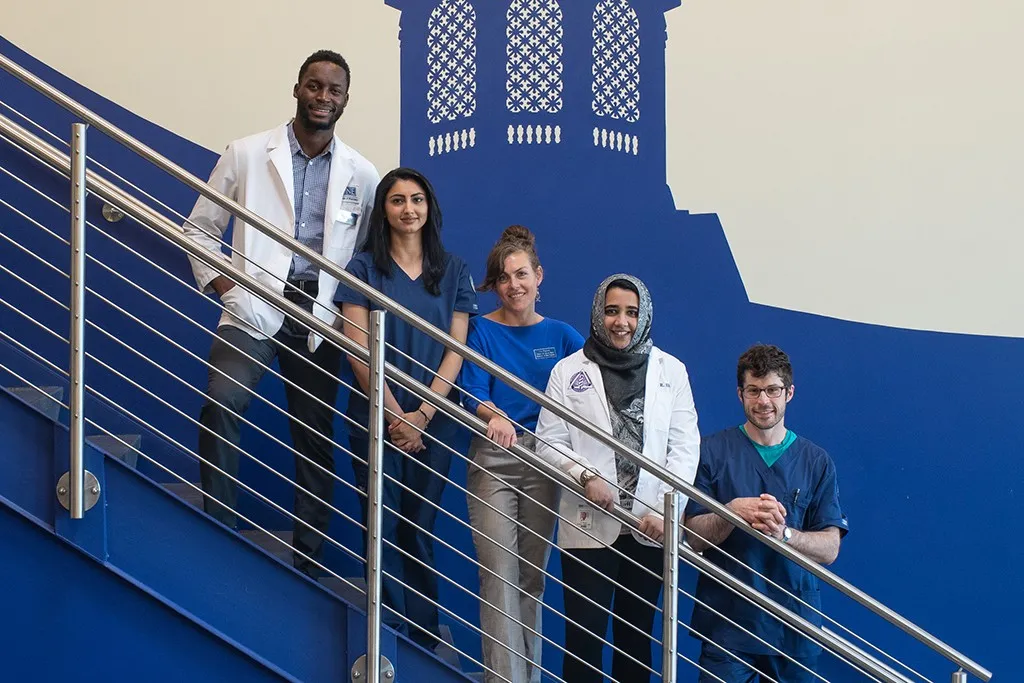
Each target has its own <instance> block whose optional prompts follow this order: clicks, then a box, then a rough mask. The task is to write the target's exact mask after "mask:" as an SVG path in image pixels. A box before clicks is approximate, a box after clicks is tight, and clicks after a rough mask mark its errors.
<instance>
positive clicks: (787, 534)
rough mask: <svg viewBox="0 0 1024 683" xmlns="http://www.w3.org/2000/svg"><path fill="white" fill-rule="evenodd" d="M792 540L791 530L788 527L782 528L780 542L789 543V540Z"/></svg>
mask: <svg viewBox="0 0 1024 683" xmlns="http://www.w3.org/2000/svg"><path fill="white" fill-rule="evenodd" d="M791 538H793V530H792V529H790V528H789V527H788V526H786V527H782V542H783V543H789V539H791Z"/></svg>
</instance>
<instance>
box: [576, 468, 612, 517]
mask: <svg viewBox="0 0 1024 683" xmlns="http://www.w3.org/2000/svg"><path fill="white" fill-rule="evenodd" d="M586 482H587V483H586V484H585V485H584V487H583V492H584V494H585V495H586V496H587V500H589V501H590V502H591V503H593V504H594V505H596V506H597V507H599V508H601V509H602V510H608V511H609V512H610V511H611V510H613V509H614V508H615V492H614V491H612V487H611V486H609V485H608V482H606V481H605V480H604V479H602V478H601V477H600V476H599V475H596V474H594V475H592V476H591V477H590V479H588V480H586Z"/></svg>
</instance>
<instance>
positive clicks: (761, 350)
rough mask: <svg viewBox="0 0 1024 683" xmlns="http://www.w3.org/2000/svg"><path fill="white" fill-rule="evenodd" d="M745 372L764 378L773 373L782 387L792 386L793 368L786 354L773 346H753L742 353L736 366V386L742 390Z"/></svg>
mask: <svg viewBox="0 0 1024 683" xmlns="http://www.w3.org/2000/svg"><path fill="white" fill-rule="evenodd" d="M747 372H750V374H751V375H752V376H754V377H757V378H759V379H760V378H761V377H766V376H767V375H768V373H771V372H774V373H777V374H778V375H779V379H781V380H782V384H783V386H786V387H789V386H790V385H791V384H793V366H792V365H791V364H790V362H789V356H787V355H786V352H785V351H783V350H782V349H780V348H779V347H778V346H775V345H774V344H754V345H753V346H751V347H750V348H749V349H747V350H746V351H744V352H743V355H742V356H740V360H739V363H738V364H737V365H736V386H738V387H739V388H741V389H742V388H743V382H744V381H745V380H746V378H747Z"/></svg>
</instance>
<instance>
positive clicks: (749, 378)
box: [738, 370, 793, 431]
mask: <svg viewBox="0 0 1024 683" xmlns="http://www.w3.org/2000/svg"><path fill="white" fill-rule="evenodd" d="M738 393H739V397H740V402H741V403H742V404H743V413H744V415H746V416H747V421H748V422H750V424H752V425H754V426H755V427H757V428H758V429H761V430H764V431H768V430H769V429H772V428H773V427H775V426H776V425H778V424H780V423H782V421H783V419H784V418H785V417H786V404H787V403H789V402H790V400H792V398H793V385H792V384H790V385H789V386H786V385H785V383H784V382H783V380H782V378H781V377H779V373H777V372H769V373H768V374H767V375H765V376H764V377H754V375H753V373H751V372H750V371H749V370H748V371H747V373H746V376H745V379H744V381H743V387H742V388H740V389H739V390H738ZM770 393H771V394H775V396H774V397H772V396H769V394H770ZM755 394H756V395H755Z"/></svg>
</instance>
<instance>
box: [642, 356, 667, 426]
mask: <svg viewBox="0 0 1024 683" xmlns="http://www.w3.org/2000/svg"><path fill="white" fill-rule="evenodd" d="M664 365H665V364H664V362H663V360H662V358H661V354H660V353H658V350H657V349H651V356H650V358H649V359H648V362H647V375H646V378H645V379H644V443H645V444H646V443H648V442H649V441H650V429H651V428H652V427H653V426H654V425H655V424H656V423H657V420H656V417H655V415H656V414H657V411H658V410H659V408H660V407H661V406H662V402H663V401H662V399H663V398H664V396H665V387H666V384H667V383H666V382H665V380H664V373H663V372H662V370H664ZM665 400H667V399H665Z"/></svg>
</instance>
